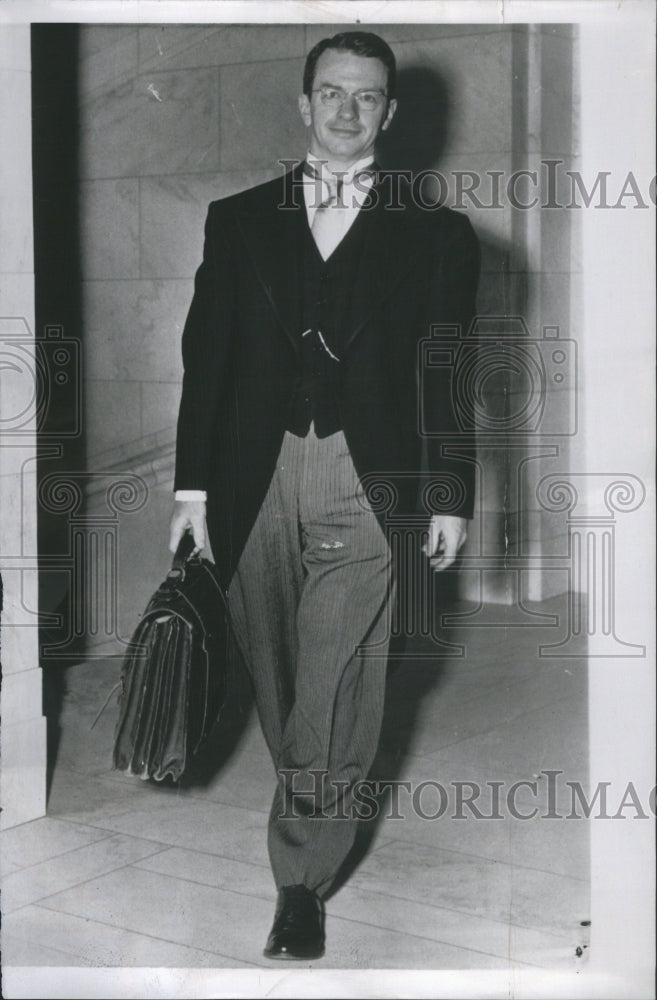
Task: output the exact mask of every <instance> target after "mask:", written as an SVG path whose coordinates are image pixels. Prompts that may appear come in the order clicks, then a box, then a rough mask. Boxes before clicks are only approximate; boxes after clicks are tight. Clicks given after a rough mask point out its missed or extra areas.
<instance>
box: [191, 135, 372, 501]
mask: <svg viewBox="0 0 657 1000" xmlns="http://www.w3.org/2000/svg"><path fill="white" fill-rule="evenodd" d="M306 159H307V162H308V163H309V164H310V165H311V166H312V167H314V168H315V170H316V171H317V173H318V174H319V177H309V176H308V175H307V174H304V175H303V198H304V202H305V205H306V214H307V217H308V225H309V226H310V227H311V229H312V224H313V221H314V219H315V212H316V211H317V208H318V207H319V205H321V204H322V202H324V201H326V200H328V199H329V198H330V196H331V193H332V187H333V186H334V184H335V178H336V177H337V180H338V181H342V185H341V193H340V196H339V199H338V204H337V205H331V206H330V207H329V208H328V210H327V211H328V213H329V214H328V216H327V221H329V220H330V240H329V245H328V247H327V246H326V242H325V244H324V253H323V256H324V259H325V260H326V258H327V257H329V256H330V254H332V253H333V251H334V250H335V248H336V247H337V246H339V244H340V243H341V242H342V240H343V239H344V238H345V236H346V235H347V233H348V232H349V230H350V229H351V227H352V226H353V224H354V222H355V221H356V216H357V215H358V213H359V212H360V210H361V208H362V206H363V204H364V203H365V201H366V199H367V196H368V194H369V190H370V188H371V187H372V185H373V184H374V177H373V176H372V175H371V174H365V175H363V176H362V177H359V179H358V186H356V185H355V184H354V177H355V176H356V174H358V173H360V171H362V170H366V169H367V167H369V166H370V164H372V163H373V162H374V157H373V156H366V157H364V158H363V159H362V160H358V162H357V163H354V165H353V166H352V167H350V168H349V170H347V171H345V172H344V173H342V172H340V173H339V174H337V175H335V174H333V175H332V176H333V184H332V185H329V181H328V180H326V179H325V178H326V177H327V174H328V173H330V172H329V171H328V168H327V166H326V163H325V162H323V161H322V160H318V159H316V158H315V157H314V156H312V155H311V154H310V153H308V155H307V157H306ZM174 499H176V500H201V501H204V500H207V493H206V491H205V490H176V491H175V493H174Z"/></svg>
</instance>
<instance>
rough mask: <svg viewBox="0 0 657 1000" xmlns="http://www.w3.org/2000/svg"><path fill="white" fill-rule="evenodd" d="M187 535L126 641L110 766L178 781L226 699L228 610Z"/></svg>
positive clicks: (209, 570) (212, 572) (211, 570)
mask: <svg viewBox="0 0 657 1000" xmlns="http://www.w3.org/2000/svg"><path fill="white" fill-rule="evenodd" d="M193 548H194V539H193V536H192V533H191V532H190V531H189V530H188V531H186V532H185V535H183V538H182V539H181V541H180V544H179V546H178V549H177V551H176V554H175V556H174V558H173V564H172V567H171V570H170V572H169V573H168V575H167V577H166V579H165V580H164V581H163V583H162V584H161V585H160V586H159V587H158V589H157V590H156V591H155V593H154V594H153V596H152V597H151V599H150V601H149V602H148V606H147V607H146V610H145V612H144V614H143V616H142V620H141V622H140V623H139V625H138V626H137V628H136V630H135V632H134V635H133V636H132V639H131V642H130V646H129V649H128V652H127V653H126V656H125V658H124V660H123V666H122V670H121V692H120V695H119V719H118V722H117V725H116V732H115V736H114V752H113V762H114V768H115V769H116V770H119V771H124V772H126V773H127V774H132V775H137V776H138V777H139V778H144V779H146V778H154V779H155V780H156V781H162V780H163V779H164V778H166V776H167V775H170V776H171V777H172V778H173V780H174V781H177V780H178V779H179V778H180V777H181V775H182V774H184V773H185V771H186V770H187V768H188V766H189V764H190V761H191V760H192V758H193V757H194V756H195V755H196V754H198V752H199V751H200V750H201V748H202V746H203V744H204V742H205V741H206V739H207V737H208V736H209V734H210V731H211V730H212V728H213V726H214V724H215V722H216V720H217V718H218V716H219V713H220V711H221V708H222V705H223V703H224V699H225V694H226V690H225V689H226V669H227V642H228V627H229V626H228V606H227V600H226V595H225V594H224V591H223V588H222V586H221V584H220V582H219V578H218V574H217V570H216V567H215V566H214V564H213V563H212V562H210V560H208V559H202V558H201V557H200V556H199V555H195V556H192V555H191V552H192V550H193Z"/></svg>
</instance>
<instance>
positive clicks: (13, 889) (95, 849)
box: [2, 834, 162, 913]
mask: <svg viewBox="0 0 657 1000" xmlns="http://www.w3.org/2000/svg"><path fill="white" fill-rule="evenodd" d="M160 850H162V847H161V846H160V845H159V844H155V843H154V842H153V841H152V840H136V839H135V838H134V837H124V836H123V835H122V834H117V835H115V836H111V837H107V839H105V840H99V841H96V842H95V843H93V844H89V845H87V846H86V847H79V848H77V850H74V851H69V852H68V853H67V854H62V855H60V856H59V857H57V858H52V859H51V860H49V861H42V862H40V864H36V865H32V866H31V867H30V868H24V869H23V870H22V871H18V872H12V873H11V874H10V875H8V876H7V877H6V879H4V880H3V884H2V908H3V913H8V912H10V911H11V910H16V909H18V908H19V907H21V906H27V905H28V904H29V903H36V902H37V901H38V900H40V899H44V898H46V897H48V896H51V895H53V894H54V893H57V892H61V891H62V890H63V889H68V888H71V887H72V886H75V885H80V884H81V883H82V882H86V881H87V880H88V879H91V878H95V877H97V876H98V875H103V874H104V873H106V872H109V871H114V870H115V869H116V868H123V867H124V866H125V865H128V864H130V863H132V862H134V861H138V860H140V859H141V858H144V857H146V856H148V855H149V854H153V853H155V852H156V851H160Z"/></svg>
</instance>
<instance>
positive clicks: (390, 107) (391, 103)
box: [381, 97, 397, 132]
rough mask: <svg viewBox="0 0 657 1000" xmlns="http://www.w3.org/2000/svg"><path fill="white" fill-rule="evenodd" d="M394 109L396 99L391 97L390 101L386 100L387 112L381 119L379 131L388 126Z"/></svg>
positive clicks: (383, 130) (395, 108)
mask: <svg viewBox="0 0 657 1000" xmlns="http://www.w3.org/2000/svg"><path fill="white" fill-rule="evenodd" d="M396 110H397V101H396V100H395V98H394V97H393V98H392V100H391V101H388V113H387V114H386V116H385V118H384V119H383V124H382V125H381V131H382V132H385V130H386V129H387V128H388V126H389V124H390V122H391V121H392V119H393V118H394V116H395V111H396Z"/></svg>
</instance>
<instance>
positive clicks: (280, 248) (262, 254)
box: [238, 165, 426, 353]
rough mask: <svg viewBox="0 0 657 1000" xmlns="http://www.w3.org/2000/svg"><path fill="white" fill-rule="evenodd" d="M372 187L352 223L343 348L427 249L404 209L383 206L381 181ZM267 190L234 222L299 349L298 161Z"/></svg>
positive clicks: (302, 221) (301, 214)
mask: <svg viewBox="0 0 657 1000" xmlns="http://www.w3.org/2000/svg"><path fill="white" fill-rule="evenodd" d="M375 189H376V192H377V198H376V201H375V203H374V205H373V206H372V207H371V208H365V207H364V208H363V209H361V211H360V212H359V214H358V216H357V218H356V220H355V222H354V223H353V227H352V229H353V228H354V227H356V226H359V227H362V233H361V235H362V244H361V245H362V252H361V254H360V259H359V262H358V264H357V266H356V272H357V273H356V274H355V275H354V278H355V284H354V291H353V296H352V303H353V311H352V312H351V318H350V328H349V329H348V330H346V331H345V336H344V339H342V338H341V340H342V345H343V351H344V352H345V353H346V351H347V350H348V349H349V347H350V346H351V344H352V343H353V341H354V340H355V339H356V337H357V336H358V334H359V333H360V332H361V331H362V330H363V328H364V327H365V325H366V324H367V322H368V321H369V320H370V319H371V317H372V315H373V314H374V313H375V312H376V311H377V310H378V309H380V308H382V307H383V306H384V305H385V301H386V299H387V298H388V296H390V295H391V294H392V293H393V292H394V290H395V288H396V287H397V285H398V284H399V282H400V281H402V279H403V278H404V277H405V276H406V275H407V274H408V272H409V271H410V269H411V268H412V267H414V266H416V265H417V261H418V257H419V255H420V254H421V253H422V252H426V247H425V246H424V245H423V244H424V241H423V240H422V238H421V235H422V232H421V227H418V226H417V225H414V224H413V223H412V222H411V220H410V219H409V218H407V215H408V213H407V211H405V210H401V211H400V210H390V209H387V208H386V189H385V185H383V184H381V183H378V184H376V185H375ZM272 192H273V194H274V197H273V198H272V197H271V193H269V194H268V197H267V198H266V199H265V198H262V199H260V201H259V202H256V203H255V204H251V205H250V206H249V207H248V208H247V209H242V210H241V211H240V212H239V214H238V225H239V228H240V231H241V233H242V236H243V239H244V241H245V243H246V246H247V248H248V250H249V253H250V256H251V258H252V261H253V264H254V268H255V272H256V275H257V277H258V281H259V282H260V284H261V286H262V288H263V290H264V292H265V295H266V296H267V299H268V301H269V303H270V305H271V307H272V309H273V311H274V313H275V315H276V317H277V319H278V321H279V323H280V326H281V329H282V330H283V332H284V334H285V336H286V338H287V340H288V341H289V343H290V345H291V346H292V348H293V350H294V351H295V352H297V353H298V351H299V349H300V348H299V339H300V338H299V334H300V332H301V323H302V317H301V310H302V302H303V296H302V294H301V285H300V281H301V275H302V259H301V255H302V254H303V247H304V238H303V237H304V229H303V227H305V226H307V225H308V222H307V216H306V208H305V204H304V199H303V190H302V166H301V165H298V166H297V167H295V168H294V170H293V171H292V172H291V173H290V174H287V175H286V176H285V177H284V178H282V179H281V181H280V183H279V184H278V185H274V186H273V188H272ZM351 232H352V230H350V232H349V233H348V234H347V237H345V238H346V239H347V238H349V235H350V234H351ZM354 235H355V233H354Z"/></svg>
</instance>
